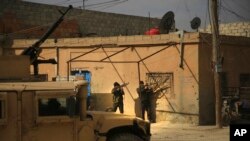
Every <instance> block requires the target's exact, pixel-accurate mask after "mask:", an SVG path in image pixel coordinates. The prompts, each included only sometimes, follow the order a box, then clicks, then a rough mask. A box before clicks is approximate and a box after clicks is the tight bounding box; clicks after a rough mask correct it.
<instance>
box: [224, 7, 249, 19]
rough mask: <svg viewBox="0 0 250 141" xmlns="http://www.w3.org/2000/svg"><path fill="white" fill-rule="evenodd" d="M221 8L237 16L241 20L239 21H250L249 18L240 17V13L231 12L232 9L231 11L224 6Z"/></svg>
mask: <svg viewBox="0 0 250 141" xmlns="http://www.w3.org/2000/svg"><path fill="white" fill-rule="evenodd" d="M221 7H222V8H223V9H224V10H226V11H227V12H229V13H231V14H233V15H235V16H236V17H237V18H239V19H244V20H249V19H248V18H246V17H243V16H241V15H239V14H238V13H236V12H234V11H233V10H231V9H229V8H227V7H225V6H223V5H221Z"/></svg>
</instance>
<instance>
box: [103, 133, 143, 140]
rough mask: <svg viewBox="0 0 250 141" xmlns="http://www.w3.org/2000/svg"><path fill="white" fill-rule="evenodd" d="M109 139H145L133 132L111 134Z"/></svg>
mask: <svg viewBox="0 0 250 141" xmlns="http://www.w3.org/2000/svg"><path fill="white" fill-rule="evenodd" d="M108 141H143V139H141V138H140V137H138V136H136V135H134V134H132V133H120V134H115V135H111V137H110V138H109V139H108Z"/></svg>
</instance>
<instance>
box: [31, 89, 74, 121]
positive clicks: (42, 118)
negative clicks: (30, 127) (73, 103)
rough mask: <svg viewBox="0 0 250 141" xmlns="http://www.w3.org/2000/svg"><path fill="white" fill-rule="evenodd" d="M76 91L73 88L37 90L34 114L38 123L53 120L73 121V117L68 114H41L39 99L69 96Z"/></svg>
mask: <svg viewBox="0 0 250 141" xmlns="http://www.w3.org/2000/svg"><path fill="white" fill-rule="evenodd" d="M75 93H76V92H75V91H73V90H64V91H61V90H60V91H58V90H56V91H36V92H35V98H34V104H35V106H34V108H35V112H34V114H35V115H34V116H35V119H36V123H53V122H71V121H72V118H70V117H69V116H68V115H52V116H39V102H38V100H39V99H43V98H46V99H49V98H66V99H67V98H68V97H70V96H72V95H75Z"/></svg>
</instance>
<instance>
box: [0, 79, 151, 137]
mask: <svg viewBox="0 0 250 141" xmlns="http://www.w3.org/2000/svg"><path fill="white" fill-rule="evenodd" d="M86 98H87V87H86V82H85V81H81V83H79V81H76V82H12V83H6V82H4V83H0V140H1V141H149V140H150V123H148V122H146V121H143V120H142V119H139V118H136V117H133V116H127V115H122V114H116V113H113V112H98V111H91V112H90V111H86Z"/></svg>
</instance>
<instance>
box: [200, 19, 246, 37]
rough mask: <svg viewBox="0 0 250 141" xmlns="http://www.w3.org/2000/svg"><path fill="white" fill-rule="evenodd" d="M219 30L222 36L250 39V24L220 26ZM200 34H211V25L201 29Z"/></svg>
mask: <svg viewBox="0 0 250 141" xmlns="http://www.w3.org/2000/svg"><path fill="white" fill-rule="evenodd" d="M219 30H220V34H221V35H232V36H244V37H250V22H236V23H227V24H220V25H219ZM200 32H207V33H211V25H209V26H207V28H206V29H201V30H200Z"/></svg>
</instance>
